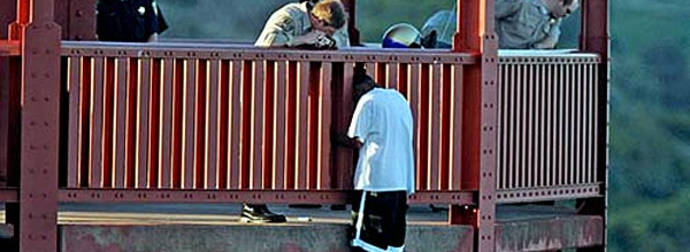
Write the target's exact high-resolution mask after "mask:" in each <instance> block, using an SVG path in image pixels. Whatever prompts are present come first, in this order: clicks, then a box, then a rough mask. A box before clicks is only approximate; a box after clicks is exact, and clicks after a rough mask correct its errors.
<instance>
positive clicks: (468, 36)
mask: <svg viewBox="0 0 690 252" xmlns="http://www.w3.org/2000/svg"><path fill="white" fill-rule="evenodd" d="M457 6H458V8H457V11H458V15H457V18H458V19H457V23H458V26H457V31H456V34H455V39H454V44H453V51H454V52H470V53H477V54H481V61H480V62H479V64H475V65H471V66H467V67H466V71H464V73H463V79H462V87H463V94H464V97H463V98H464V100H463V113H462V118H463V127H462V132H463V133H462V143H463V144H462V149H463V150H464V151H463V152H462V155H463V156H462V158H461V160H462V167H463V169H462V177H461V186H462V188H463V189H466V190H479V194H478V201H479V203H478V205H479V209H478V211H474V210H472V211H466V210H463V209H461V208H458V207H453V206H451V211H450V213H449V214H450V218H449V219H450V220H451V222H452V224H462V223H476V225H477V228H478V232H477V237H476V238H475V239H476V241H477V244H478V250H479V251H494V250H495V245H496V243H495V236H494V222H495V213H496V209H495V208H496V201H495V200H496V197H495V193H496V185H495V184H496V179H495V177H494V176H495V174H496V156H495V153H496V147H497V145H496V144H497V134H496V132H497V122H498V121H497V108H498V106H497V105H496V104H497V94H498V93H497V91H498V90H497V85H496V83H497V69H498V55H497V54H498V40H497V37H496V34H495V32H494V18H493V17H494V13H493V12H494V1H493V0H458V1H457ZM456 85H457V83H456ZM477 133H479V134H477ZM475 220H476V221H475Z"/></svg>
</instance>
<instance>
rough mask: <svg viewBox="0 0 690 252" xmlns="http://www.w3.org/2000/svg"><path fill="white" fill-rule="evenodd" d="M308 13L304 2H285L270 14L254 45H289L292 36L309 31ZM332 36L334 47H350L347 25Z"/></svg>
mask: <svg viewBox="0 0 690 252" xmlns="http://www.w3.org/2000/svg"><path fill="white" fill-rule="evenodd" d="M309 15H310V14H309V11H308V9H307V3H306V2H304V3H289V4H286V5H285V6H283V7H282V8H280V9H278V10H277V11H276V12H274V13H273V14H272V15H271V17H270V18H269V19H268V21H267V22H266V25H265V26H264V29H263V31H262V32H261V35H259V38H258V39H257V40H256V42H255V43H254V45H255V46H259V47H270V46H283V45H284V46H288V47H291V46H292V40H293V38H294V37H297V36H301V35H304V34H306V33H308V32H310V31H311V28H312V27H311V22H310V20H309ZM332 38H333V40H335V45H336V47H338V48H345V47H350V39H349V36H348V34H347V25H345V26H344V27H343V28H341V29H339V30H337V31H336V32H335V33H334V34H333V37H332Z"/></svg>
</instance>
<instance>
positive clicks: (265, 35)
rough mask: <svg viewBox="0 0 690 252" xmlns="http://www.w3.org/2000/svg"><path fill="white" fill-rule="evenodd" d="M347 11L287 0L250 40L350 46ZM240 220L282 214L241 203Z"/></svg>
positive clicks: (324, 2)
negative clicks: (258, 33)
mask: <svg viewBox="0 0 690 252" xmlns="http://www.w3.org/2000/svg"><path fill="white" fill-rule="evenodd" d="M347 15H348V14H347V13H346V12H345V7H344V6H343V4H342V3H341V2H340V1H338V0H321V1H319V0H305V1H302V2H300V3H289V4H286V5H284V6H283V7H281V8H280V9H278V10H276V11H275V12H274V13H273V14H271V16H270V17H269V18H268V21H267V22H266V25H264V29H263V31H262V32H261V35H259V38H258V39H257V40H256V42H255V43H254V45H255V46H257V47H266V48H288V47H289V48H302V49H337V48H345V47H350V38H349V36H348V33H347ZM240 221H242V222H247V223H267V222H269V223H276V222H285V221H286V218H285V216H284V215H282V214H277V213H273V212H271V211H270V210H269V209H268V207H267V206H266V205H265V204H242V214H241V216H240Z"/></svg>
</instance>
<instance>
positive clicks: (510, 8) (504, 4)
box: [494, 0, 524, 19]
mask: <svg viewBox="0 0 690 252" xmlns="http://www.w3.org/2000/svg"><path fill="white" fill-rule="evenodd" d="M523 3H524V0H496V1H495V2H494V11H495V12H494V17H495V18H496V19H502V18H505V17H509V16H512V15H515V13H517V12H518V10H520V8H521V7H522V5H523Z"/></svg>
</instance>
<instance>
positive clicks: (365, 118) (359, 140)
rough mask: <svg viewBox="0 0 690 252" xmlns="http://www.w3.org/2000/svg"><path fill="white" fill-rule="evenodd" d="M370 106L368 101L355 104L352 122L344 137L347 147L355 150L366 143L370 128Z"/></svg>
mask: <svg viewBox="0 0 690 252" xmlns="http://www.w3.org/2000/svg"><path fill="white" fill-rule="evenodd" d="M371 106H372V103H371V102H370V101H362V100H360V101H359V102H358V103H357V107H356V108H355V112H354V113H353V114H352V121H351V122H350V127H349V128H348V130H347V135H346V137H347V138H348V139H349V145H350V146H352V147H355V148H360V147H362V145H363V144H364V142H366V141H367V137H368V136H369V131H370V127H371V123H372V121H371V114H372V111H371Z"/></svg>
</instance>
